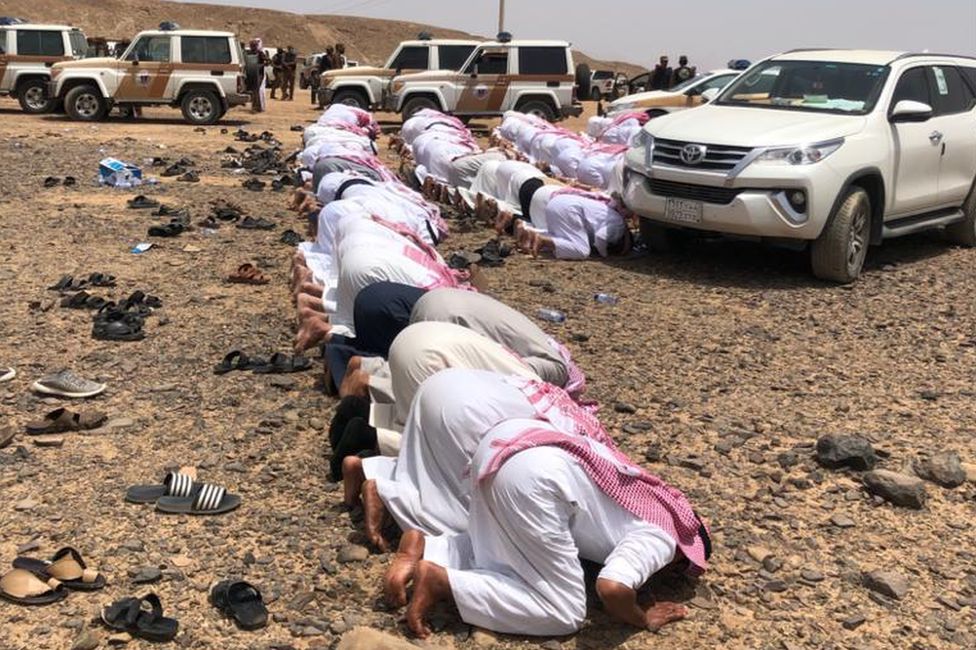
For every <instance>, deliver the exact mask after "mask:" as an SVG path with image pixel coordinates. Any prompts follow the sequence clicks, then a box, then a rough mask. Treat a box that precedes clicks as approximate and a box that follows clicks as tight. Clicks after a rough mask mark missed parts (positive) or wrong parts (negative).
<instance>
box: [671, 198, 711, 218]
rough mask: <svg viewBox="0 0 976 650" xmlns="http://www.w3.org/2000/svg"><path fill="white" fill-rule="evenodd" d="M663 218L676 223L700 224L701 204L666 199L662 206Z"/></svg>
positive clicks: (684, 200) (698, 202)
mask: <svg viewBox="0 0 976 650" xmlns="http://www.w3.org/2000/svg"><path fill="white" fill-rule="evenodd" d="M664 218H665V219H667V220H668V221H677V222H678V223H701V222H702V203H701V201H689V200H687V199H668V202H667V204H666V205H665V206H664Z"/></svg>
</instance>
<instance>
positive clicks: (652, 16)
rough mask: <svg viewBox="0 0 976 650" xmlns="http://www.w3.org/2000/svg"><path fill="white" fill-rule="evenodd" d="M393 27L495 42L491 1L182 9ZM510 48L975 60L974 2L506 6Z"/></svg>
mask: <svg viewBox="0 0 976 650" xmlns="http://www.w3.org/2000/svg"><path fill="white" fill-rule="evenodd" d="M189 1H194V2H196V1H204V2H209V3H214V4H225V5H237V6H252V7H267V8H272V9H280V10H287V11H294V12H297V13H314V14H349V15H356V16H370V17H374V18H390V19H398V20H411V21H415V22H420V23H429V24H432V25H438V26H443V27H452V28H456V29H461V30H464V31H468V32H472V33H475V34H481V35H488V36H491V35H494V34H495V32H496V31H497V25H498V0H450V1H444V0H436V1H435V0H189ZM506 5H507V8H506V13H507V18H506V25H505V26H506V29H508V31H510V32H512V33H513V34H514V35H515V36H516V37H517V38H557V39H565V40H569V41H571V42H572V43H573V44H574V45H575V46H576V47H578V48H579V49H581V50H583V51H585V52H586V53H588V54H590V55H591V56H595V57H597V58H603V59H617V60H624V61H628V62H632V63H636V64H640V65H649V64H650V63H651V62H652V61H654V60H655V59H656V58H657V57H658V55H660V54H662V53H668V54H670V55H671V59H672V60H675V59H677V55H678V54H688V56H689V57H691V58H692V60H693V62H694V63H698V64H699V65H700V66H702V67H709V68H710V67H717V66H720V65H724V64H725V62H726V61H728V60H729V59H731V58H748V59H756V58H760V57H762V56H765V55H768V54H773V53H776V52H781V51H784V50H789V49H792V48H796V47H858V48H872V49H892V50H913V51H921V50H926V49H928V50H931V51H934V52H949V53H958V54H967V55H976V0H924V1H923V2H918V1H916V0H671V1H670V2H652V1H649V0H562V1H560V0H507V2H506Z"/></svg>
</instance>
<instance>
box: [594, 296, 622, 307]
mask: <svg viewBox="0 0 976 650" xmlns="http://www.w3.org/2000/svg"><path fill="white" fill-rule="evenodd" d="M593 300H595V301H596V302H598V303H599V304H601V305H616V304H617V303H618V302H620V299H619V298H617V296H614V295H612V294H609V293H598V294H595V295H594V296H593Z"/></svg>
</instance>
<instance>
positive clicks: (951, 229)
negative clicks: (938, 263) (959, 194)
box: [945, 182, 976, 248]
mask: <svg viewBox="0 0 976 650" xmlns="http://www.w3.org/2000/svg"><path fill="white" fill-rule="evenodd" d="M962 211H963V214H964V215H966V216H965V217H964V218H963V220H962V221H960V222H959V223H954V224H952V225H951V226H948V227H946V229H945V233H946V238H947V239H948V240H949V241H951V242H952V243H953V244H959V245H960V246H965V247H966V248H973V247H976V182H974V183H973V189H971V190H969V196H967V197H966V202H965V203H963V204H962Z"/></svg>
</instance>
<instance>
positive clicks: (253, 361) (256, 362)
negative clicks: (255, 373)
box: [213, 350, 268, 375]
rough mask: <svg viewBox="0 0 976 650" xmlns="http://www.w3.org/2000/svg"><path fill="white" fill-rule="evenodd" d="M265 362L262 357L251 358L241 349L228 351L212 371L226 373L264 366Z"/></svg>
mask: <svg viewBox="0 0 976 650" xmlns="http://www.w3.org/2000/svg"><path fill="white" fill-rule="evenodd" d="M267 363H268V362H267V361H265V360H264V359H261V358H258V357H254V358H251V357H249V356H247V354H245V353H244V352H242V351H241V350H234V351H233V352H228V353H227V356H225V357H224V358H223V360H222V361H221V362H220V363H218V364H217V365H216V366H214V370H213V372H214V374H215V375H226V374H227V373H229V372H233V371H235V370H240V371H248V370H254V369H255V368H258V367H261V366H264V365H266V364H267Z"/></svg>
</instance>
